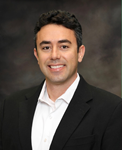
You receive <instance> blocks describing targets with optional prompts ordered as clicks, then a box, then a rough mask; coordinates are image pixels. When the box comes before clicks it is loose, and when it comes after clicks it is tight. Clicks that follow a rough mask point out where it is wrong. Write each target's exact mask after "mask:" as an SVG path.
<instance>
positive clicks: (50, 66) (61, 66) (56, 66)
mask: <svg viewBox="0 0 122 150" xmlns="http://www.w3.org/2000/svg"><path fill="white" fill-rule="evenodd" d="M63 66H64V65H59V66H50V67H51V68H54V69H56V68H61V67H63Z"/></svg>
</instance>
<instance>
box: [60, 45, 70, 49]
mask: <svg viewBox="0 0 122 150" xmlns="http://www.w3.org/2000/svg"><path fill="white" fill-rule="evenodd" d="M67 48H69V47H68V46H67V45H62V46H61V49H67Z"/></svg>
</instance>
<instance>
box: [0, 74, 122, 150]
mask: <svg viewBox="0 0 122 150" xmlns="http://www.w3.org/2000/svg"><path fill="white" fill-rule="evenodd" d="M42 85H43V83H42V84H41V85H40V86H39V87H34V88H31V89H28V90H24V91H21V92H19V93H16V94H14V95H13V96H11V97H9V98H8V99H6V100H4V101H1V104H0V107H1V109H0V111H1V112H0V129H1V130H0V150H32V147H31V126H32V120H33V116H34V111H35V107H36V104H37V100H38V97H39V94H40V91H41V88H42ZM50 150H122V100H121V98H119V97H117V96H115V95H113V94H110V93H108V92H105V91H103V90H101V89H99V88H96V87H93V86H91V85H89V84H87V83H86V82H85V80H84V79H83V78H82V77H81V79H80V82H79V85H78V87H77V90H76V92H75V94H74V96H73V98H72V100H71V102H70V104H69V106H68V108H67V110H66V112H65V114H64V116H63V118H62V120H61V122H60V124H59V126H58V128H57V130H56V132H55V135H54V138H53V141H52V143H51V146H50Z"/></svg>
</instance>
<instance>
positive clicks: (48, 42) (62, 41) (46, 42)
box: [40, 39, 71, 46]
mask: <svg viewBox="0 0 122 150" xmlns="http://www.w3.org/2000/svg"><path fill="white" fill-rule="evenodd" d="M58 43H70V44H71V42H70V41H69V40H67V39H64V40H59V41H58ZM43 44H51V42H50V41H42V42H41V43H40V46H41V45H43Z"/></svg>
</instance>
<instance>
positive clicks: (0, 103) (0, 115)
mask: <svg viewBox="0 0 122 150" xmlns="http://www.w3.org/2000/svg"><path fill="white" fill-rule="evenodd" d="M3 105H4V100H0V150H3V148H2V120H3Z"/></svg>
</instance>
